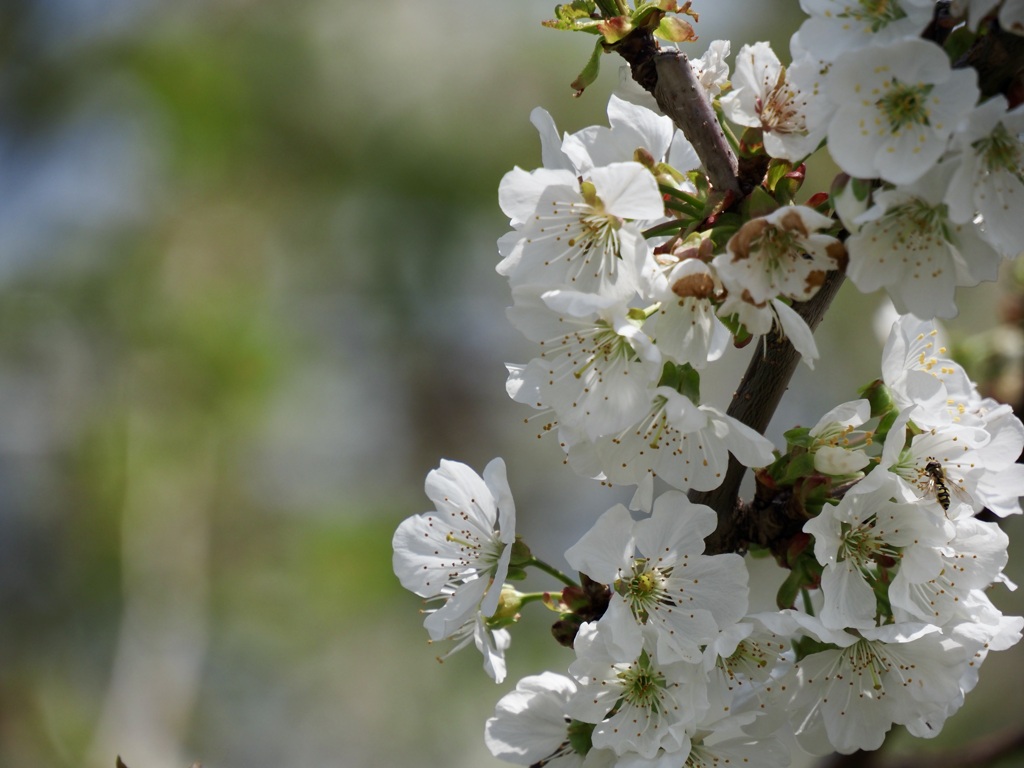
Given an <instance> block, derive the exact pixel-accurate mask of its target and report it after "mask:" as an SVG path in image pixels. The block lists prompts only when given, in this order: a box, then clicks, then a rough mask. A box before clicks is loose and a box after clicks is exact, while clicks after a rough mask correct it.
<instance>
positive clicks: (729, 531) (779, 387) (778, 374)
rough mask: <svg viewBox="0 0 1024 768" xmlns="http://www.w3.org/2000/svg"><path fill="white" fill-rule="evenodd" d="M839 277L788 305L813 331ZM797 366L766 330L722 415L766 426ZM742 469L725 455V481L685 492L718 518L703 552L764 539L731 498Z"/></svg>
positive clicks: (784, 342) (790, 351)
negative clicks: (724, 413)
mask: <svg viewBox="0 0 1024 768" xmlns="http://www.w3.org/2000/svg"><path fill="white" fill-rule="evenodd" d="M844 277H845V275H844V274H843V273H842V272H840V271H838V270H833V271H831V272H829V273H828V277H826V279H825V282H824V283H823V284H822V286H821V288H820V289H819V290H818V292H817V293H816V294H814V296H813V297H811V298H810V299H809V300H807V301H803V302H799V303H797V304H794V305H793V309H795V310H796V312H797V314H799V315H800V317H802V318H803V319H804V321H805V322H806V323H807V325H808V326H809V327H810V329H811V330H812V331H813V330H814V329H815V328H817V327H818V324H819V323H820V322H821V320H822V318H823V317H824V316H825V312H826V310H827V309H828V308H829V305H830V304H831V303H832V299H834V298H835V296H836V294H837V293H838V292H839V288H840V286H841V285H842V284H843V278H844ZM799 362H800V354H799V353H798V352H797V351H796V350H795V349H794V348H793V345H792V344H791V343H790V342H789V339H787V338H785V337H784V336H782V334H781V333H780V332H779V330H778V329H772V331H771V332H770V333H768V334H767V335H766V336H765V337H764V339H763V340H762V341H761V342H758V350H757V351H756V352H755V353H754V356H753V358H751V360H750V364H749V365H748V366H747V371H746V373H745V374H744V375H743V379H742V380H741V381H740V385H739V387H738V388H737V389H736V392H735V393H734V394H733V396H732V403H730V405H729V409H728V411H727V413H728V414H729V415H730V416H732V417H734V418H736V419H738V420H739V421H741V422H743V423H744V424H746V425H747V426H748V427H750V428H751V429H755V430H757V431H758V432H760V433H762V434H763V433H764V431H765V430H766V429H767V428H768V423H769V422H770V421H771V418H772V415H773V414H774V413H775V409H776V408H777V407H778V405H779V401H780V400H781V399H782V395H783V393H785V391H786V389H787V388H788V387H789V380H790V379H791V378H792V376H793V373H794V372H795V371H796V366H797V364H798V363H799ZM745 471H746V467H744V466H743V465H742V464H740V463H739V462H738V461H736V459H735V458H733V457H732V456H730V457H729V468H728V470H727V471H726V475H725V480H724V481H723V482H722V484H721V485H719V486H718V488H715V489H714V490H712V491H704V492H700V493H698V492H693V491H691V492H690V501H692V502H694V503H697V504H706V505H707V506H709V507H711V508H712V509H713V510H715V512H716V513H717V514H718V528H717V529H716V530H715V532H714V533H712V534H711V536H709V537H708V539H707V542H706V552H707V554H709V555H710V554H717V553H720V552H736V551H738V550H742V549H745V548H746V543H747V542H749V541H761V540H762V539H764V538H765V537H764V536H762V535H760V534H759V532H758V526H759V523H760V521H759V520H758V519H756V518H751V517H749V516H747V515H741V514H738V513H737V506H736V499H737V497H738V496H739V488H740V481H741V480H742V479H743V473H744V472H745Z"/></svg>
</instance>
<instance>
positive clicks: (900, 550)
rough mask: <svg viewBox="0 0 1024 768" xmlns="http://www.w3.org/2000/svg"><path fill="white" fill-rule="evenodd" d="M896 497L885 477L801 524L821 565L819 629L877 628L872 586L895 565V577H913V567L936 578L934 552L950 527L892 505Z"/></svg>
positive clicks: (902, 505)
mask: <svg viewBox="0 0 1024 768" xmlns="http://www.w3.org/2000/svg"><path fill="white" fill-rule="evenodd" d="M883 477H885V476H884V475H883ZM898 495H899V488H898V486H897V481H896V479H895V478H892V477H891V476H889V477H887V478H885V481H884V482H883V483H882V484H881V485H880V486H879V487H877V488H874V489H872V490H869V491H867V492H858V491H857V488H856V487H855V488H854V489H853V491H851V492H848V493H847V494H846V495H845V496H843V498H842V499H841V500H840V502H839V503H838V504H827V505H825V507H824V508H823V509H822V510H821V513H820V514H819V515H818V516H817V517H814V518H812V519H811V520H808V521H807V522H806V523H805V524H804V528H803V530H804V532H805V533H809V534H811V535H812V536H813V537H814V555H815V557H816V558H817V560H818V562H819V563H821V564H822V565H823V566H824V571H823V573H822V576H821V590H822V593H823V594H824V598H825V603H824V606H823V608H822V611H821V614H820V617H821V621H822V624H824V626H826V627H828V628H830V629H844V628H858V629H861V628H865V627H874V626H876V624H877V620H878V614H879V610H878V605H877V600H876V598H875V586H876V584H877V583H879V582H881V583H884V582H885V581H886V580H887V579H886V572H887V571H888V570H892V569H895V568H896V567H897V566H898V567H899V569H900V573H902V572H903V569H904V568H905V567H907V568H910V569H911V573H914V572H915V570H914V569H915V567H916V572H921V571H924V572H925V573H927V574H931V575H934V576H938V574H939V571H940V570H941V567H940V556H939V551H938V548H939V547H942V546H945V545H946V543H947V542H948V541H949V540H950V539H951V538H952V532H951V531H949V530H947V528H951V525H948V524H946V523H945V521H944V520H941V521H940V519H937V518H936V517H934V516H931V515H929V514H926V513H924V512H923V510H922V509H921V508H920V505H918V504H912V503H907V502H904V501H894V500H893V497H894V496H898ZM905 563H907V564H909V565H905Z"/></svg>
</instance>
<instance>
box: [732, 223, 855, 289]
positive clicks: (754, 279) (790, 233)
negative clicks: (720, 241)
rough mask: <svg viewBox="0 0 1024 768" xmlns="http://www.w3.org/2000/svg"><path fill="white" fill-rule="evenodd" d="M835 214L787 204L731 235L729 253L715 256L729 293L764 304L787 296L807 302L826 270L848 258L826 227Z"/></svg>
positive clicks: (822, 281)
mask: <svg viewBox="0 0 1024 768" xmlns="http://www.w3.org/2000/svg"><path fill="white" fill-rule="evenodd" d="M833 223H834V222H833V221H832V219H830V218H829V217H827V216H823V215H822V214H820V213H818V212H817V211H815V210H814V209H812V208H808V207H806V206H802V205H784V206H782V207H781V208H778V209H776V210H775V211H773V212H772V213H770V214H768V215H767V216H760V217H758V218H755V219H751V220H750V221H748V222H746V223H745V224H744V225H743V226H742V227H740V229H739V231H738V232H737V233H736V234H735V235H733V236H732V237H731V238H729V242H728V243H727V244H726V250H727V252H726V253H723V254H719V255H718V256H716V257H715V259H714V266H715V269H716V270H717V273H718V277H719V279H721V281H722V283H723V285H724V286H725V287H726V289H727V290H728V291H729V293H730V294H743V296H744V298H745V300H746V301H748V302H752V303H755V304H761V303H764V302H767V301H769V300H770V299H774V298H776V297H779V296H783V297H785V298H788V299H793V300H796V301H806V300H807V299H809V298H811V297H812V296H813V295H814V294H816V293H817V292H818V289H819V288H820V287H821V285H822V283H824V282H825V276H826V273H827V272H829V271H830V270H833V269H838V268H840V267H841V266H843V264H844V263H845V261H846V250H845V249H844V248H843V245H842V243H840V242H839V240H838V239H836V238H835V237H832V236H831V235H826V234H823V233H822V232H821V230H823V229H828V228H829V227H831V226H832V225H833Z"/></svg>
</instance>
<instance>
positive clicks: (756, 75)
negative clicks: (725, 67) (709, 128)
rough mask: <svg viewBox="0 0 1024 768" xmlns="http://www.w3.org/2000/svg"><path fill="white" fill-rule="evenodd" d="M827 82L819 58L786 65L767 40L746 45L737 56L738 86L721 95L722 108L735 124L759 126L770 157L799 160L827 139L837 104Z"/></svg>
mask: <svg viewBox="0 0 1024 768" xmlns="http://www.w3.org/2000/svg"><path fill="white" fill-rule="evenodd" d="M822 83H823V80H822V75H821V72H820V68H819V66H818V64H817V62H816V61H812V60H811V59H805V60H802V61H798V62H796V63H794V64H793V66H791V67H789V68H786V67H783V66H782V63H781V62H780V61H779V58H778V56H776V55H775V52H774V51H773V50H772V49H771V46H770V45H769V44H768V43H755V44H754V45H745V46H743V47H742V48H741V49H740V52H739V54H738V55H737V56H736V72H735V74H734V75H733V88H734V90H733V91H731V92H730V93H729V94H728V95H726V96H724V97H723V98H722V111H723V113H724V114H725V116H726V117H727V118H729V119H730V120H732V121H733V122H734V123H737V124H739V125H746V126H750V127H753V128H760V129H761V130H762V131H763V137H764V148H765V151H767V152H768V154H769V155H771V156H772V157H779V158H782V159H784V160H791V161H794V162H795V161H798V160H802V159H803V158H805V157H807V155H809V154H811V152H813V151H814V150H815V149H817V147H818V144H820V143H821V140H822V139H823V138H824V137H825V130H826V128H827V125H828V118H829V116H830V115H831V112H832V110H833V109H834V107H833V106H832V104H831V103H830V102H829V100H828V99H826V98H825V97H824V95H823V93H822Z"/></svg>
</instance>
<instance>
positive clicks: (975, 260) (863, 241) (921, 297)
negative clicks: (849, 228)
mask: <svg viewBox="0 0 1024 768" xmlns="http://www.w3.org/2000/svg"><path fill="white" fill-rule="evenodd" d="M830 146H831V144H830ZM952 170H953V169H952V168H949V167H946V166H945V165H940V166H938V167H936V168H935V169H934V170H932V171H931V172H929V173H927V174H926V175H925V176H924V177H922V178H921V179H919V180H918V181H916V182H914V183H912V184H910V183H907V184H904V185H902V186H900V187H897V188H895V189H885V190H882V191H879V192H876V193H875V195H874V205H873V206H872V207H871V208H869V209H868V210H867V211H866V212H865V213H863V214H861V216H859V217H858V218H857V219H856V221H855V222H854V224H855V226H856V231H855V232H853V233H852V234H851V235H850V237H849V238H848V239H847V241H846V248H847V250H848V251H849V257H850V265H849V268H848V269H847V275H848V276H849V278H850V280H852V281H853V283H854V284H855V285H856V286H857V288H858V289H859V290H861V291H863V292H865V293H870V292H871V291H875V290H878V289H879V288H885V289H886V291H888V293H889V296H890V297H891V298H892V301H893V304H895V305H896V309H897V310H898V311H899V312H900V314H906V313H912V314H914V315H916V316H917V317H920V318H925V319H927V318H932V317H953V316H954V315H956V313H957V306H956V302H955V295H954V294H955V291H956V287H957V286H958V285H976V284H977V283H978V282H979V281H981V280H993V279H995V277H996V270H997V269H998V266H999V262H1000V257H999V254H998V253H996V251H995V250H994V249H993V248H992V246H990V245H989V244H988V243H986V242H985V241H984V240H983V239H982V238H981V236H980V234H979V233H978V230H977V227H975V226H974V225H973V224H971V223H966V224H956V223H955V222H953V221H951V220H950V219H949V213H948V209H947V208H946V205H945V204H944V203H943V202H942V198H943V195H944V193H945V189H946V187H947V184H948V179H949V176H950V174H951V172H952Z"/></svg>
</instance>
